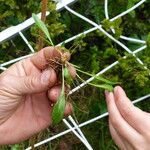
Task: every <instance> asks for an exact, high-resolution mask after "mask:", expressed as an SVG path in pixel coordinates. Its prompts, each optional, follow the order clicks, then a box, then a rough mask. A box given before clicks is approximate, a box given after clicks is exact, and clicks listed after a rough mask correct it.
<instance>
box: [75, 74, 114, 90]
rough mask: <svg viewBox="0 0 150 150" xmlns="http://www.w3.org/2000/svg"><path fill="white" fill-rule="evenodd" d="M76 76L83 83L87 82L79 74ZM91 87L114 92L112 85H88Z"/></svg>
mask: <svg viewBox="0 0 150 150" xmlns="http://www.w3.org/2000/svg"><path fill="white" fill-rule="evenodd" d="M76 76H77V77H78V78H79V79H80V80H81V81H82V82H85V81H84V80H83V79H82V78H81V77H80V76H79V75H78V74H76ZM87 84H89V85H92V86H95V87H98V88H102V89H105V90H108V91H110V92H112V91H113V86H112V85H109V84H101V85H99V84H94V83H87Z"/></svg>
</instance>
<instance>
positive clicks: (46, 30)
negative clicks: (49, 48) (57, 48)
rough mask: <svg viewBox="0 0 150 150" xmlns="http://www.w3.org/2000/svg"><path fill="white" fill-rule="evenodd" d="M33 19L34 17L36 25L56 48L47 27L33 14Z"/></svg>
mask: <svg viewBox="0 0 150 150" xmlns="http://www.w3.org/2000/svg"><path fill="white" fill-rule="evenodd" d="M32 17H33V19H34V21H35V23H36V24H37V26H38V27H39V28H40V29H41V30H42V31H43V32H44V34H45V35H46V37H47V38H48V40H49V41H50V43H51V45H53V46H54V44H53V42H52V39H51V37H50V34H49V31H48V29H47V27H46V25H45V24H44V23H43V22H42V21H41V20H40V19H39V18H38V17H37V15H35V14H32Z"/></svg>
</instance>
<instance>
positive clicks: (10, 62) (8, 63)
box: [0, 54, 33, 67]
mask: <svg viewBox="0 0 150 150" xmlns="http://www.w3.org/2000/svg"><path fill="white" fill-rule="evenodd" d="M32 55H33V54H29V55H26V56H22V57H19V58H16V59H13V60H10V61H8V62H5V63H3V64H0V67H4V66H7V65H10V64H12V63H15V62H17V61H19V60H22V59H25V58H28V57H31V56H32Z"/></svg>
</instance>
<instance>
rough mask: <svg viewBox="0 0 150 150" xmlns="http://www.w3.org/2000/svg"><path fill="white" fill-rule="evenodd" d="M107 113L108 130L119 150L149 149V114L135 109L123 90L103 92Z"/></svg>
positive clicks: (118, 88) (117, 88) (119, 88)
mask: <svg viewBox="0 0 150 150" xmlns="http://www.w3.org/2000/svg"><path fill="white" fill-rule="evenodd" d="M105 95H106V101H107V107H108V112H109V128H110V133H111V135H112V138H113V140H114V141H115V143H116V144H117V145H118V147H119V148H120V149H121V150H149V149H150V113H147V112H144V111H142V110H140V109H139V108H137V107H135V106H134V105H133V104H132V103H131V101H130V100H129V98H128V97H127V96H126V94H125V92H124V90H123V89H122V88H121V87H119V86H117V87H115V89H114V92H108V91H106V92H105Z"/></svg>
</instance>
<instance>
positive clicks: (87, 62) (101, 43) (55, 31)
mask: <svg viewBox="0 0 150 150" xmlns="http://www.w3.org/2000/svg"><path fill="white" fill-rule="evenodd" d="M40 2H41V1H40V0H36V1H34V0H20V1H18V0H7V1H6V0H0V14H1V15H0V20H1V21H0V31H2V30H4V29H6V28H8V27H10V26H12V25H17V24H19V23H21V22H23V21H24V20H26V19H27V18H29V17H31V14H32V13H38V12H40V7H41V4H40ZM137 2H139V0H109V14H110V18H112V17H113V16H115V15H117V14H119V13H121V12H123V11H125V10H126V9H127V8H129V7H131V6H133V5H134V4H135V3H137ZM116 6H117V7H116ZM118 6H119V7H118ZM72 8H73V9H74V10H76V11H77V12H79V13H81V14H83V15H85V16H86V17H88V18H90V19H92V20H93V21H95V22H97V23H102V24H103V25H104V28H105V29H106V30H107V31H108V32H110V31H109V29H108V22H107V21H106V20H105V19H104V18H105V15H104V1H98V0H91V1H87V0H79V1H78V2H77V3H75V4H74V5H73V6H72ZM149 8H150V2H148V1H147V2H145V3H144V4H143V5H142V6H140V7H139V8H137V9H136V10H135V11H132V12H131V13H130V14H128V15H126V16H124V17H123V18H122V19H119V20H117V21H116V25H115V27H116V29H117V31H118V32H117V35H116V38H118V37H119V35H121V34H122V35H125V36H129V37H135V38H137V39H143V40H146V41H147V45H148V48H147V49H146V50H144V51H142V52H140V53H139V54H138V57H139V58H140V59H141V60H142V61H143V62H144V63H145V64H146V65H147V67H148V68H150V57H149V56H150V33H149V32H150V25H149V24H150V19H149V18H150V11H149ZM48 11H50V15H49V16H48V17H47V22H46V23H47V27H48V28H49V31H50V33H51V35H52V38H53V41H54V43H55V44H57V43H59V42H62V41H63V40H65V39H67V38H69V37H71V36H73V35H76V34H77V33H80V32H83V31H85V30H86V29H89V28H91V26H90V25H89V24H88V23H85V22H83V21H82V20H80V19H79V18H77V17H75V16H73V15H72V14H70V13H69V12H67V11H66V10H63V11H61V12H60V13H58V12H56V11H55V4H54V3H53V2H51V1H50V2H49V4H48ZM36 33H37V28H36V27H35V26H33V27H31V28H30V29H28V30H26V31H24V35H25V36H26V37H27V39H28V40H29V41H30V43H31V45H32V46H33V47H34V48H35V49H36V40H37V38H38V35H37V34H36ZM123 43H124V44H125V45H126V46H128V47H129V48H130V49H131V50H136V49H137V48H139V47H140V46H141V45H139V44H135V43H130V42H127V41H123ZM45 46H47V44H46V43H45ZM65 47H67V48H68V49H70V52H71V53H72V59H71V61H72V62H73V63H74V64H76V65H78V66H80V67H81V68H82V69H83V70H85V71H88V72H90V73H97V72H98V71H99V70H102V69H103V68H105V67H107V66H108V65H109V64H111V63H113V62H114V61H116V60H118V59H119V61H120V64H119V65H117V66H116V67H115V68H113V69H112V70H110V71H108V72H107V73H105V74H104V77H106V78H108V79H110V80H112V81H119V82H121V86H122V87H123V88H124V89H125V90H126V92H127V95H128V96H129V98H130V99H131V100H134V99H136V98H139V97H141V96H144V95H146V94H148V93H150V86H149V85H150V78H149V70H144V69H143V67H142V66H141V65H140V64H138V63H137V61H136V60H135V58H134V57H132V56H130V55H128V54H127V53H126V52H125V50H123V49H122V48H120V47H119V46H118V45H116V44H115V43H114V42H112V41H111V40H110V39H108V38H107V37H106V36H104V35H103V34H102V33H101V32H99V31H98V30H97V31H95V32H92V33H90V34H88V35H86V36H82V37H80V38H78V39H77V40H75V41H74V42H71V43H69V44H65ZM26 54H29V49H28V48H27V47H26V45H25V44H24V42H23V41H22V39H21V38H20V37H19V36H16V37H14V38H12V39H11V40H10V41H7V42H4V43H3V44H1V45H0V62H1V63H2V62H5V61H8V60H11V59H13V58H17V57H19V56H23V55H26ZM124 55H127V56H128V57H127V59H126V60H124V59H122V56H124ZM83 78H85V77H83ZM78 84H79V81H76V82H75V84H74V85H73V87H74V86H77V85H78ZM103 93H104V91H103V90H101V89H97V88H93V87H92V88H91V87H90V86H86V87H84V88H82V89H81V90H80V91H79V92H77V93H75V94H73V95H72V96H71V101H72V103H73V105H74V114H75V117H76V118H77V119H78V121H79V122H80V123H81V122H84V121H86V120H88V119H90V118H93V117H95V116H98V115H99V114H102V113H104V112H106V104H105V98H104V94H103ZM138 107H140V108H141V109H143V110H145V111H148V112H150V103H149V101H148V100H147V101H144V102H141V103H139V104H138ZM65 128H66V127H65V126H64V125H63V124H60V125H59V126H57V127H54V128H51V127H50V128H49V129H46V130H45V132H42V133H40V134H38V135H37V136H35V137H34V138H32V139H30V140H28V141H26V142H23V143H20V144H18V145H13V146H12V145H10V146H5V147H0V150H8V149H12V150H20V149H24V148H26V147H28V146H29V145H32V144H33V143H34V142H38V141H41V140H42V139H45V138H47V137H49V136H52V135H54V134H57V133H59V132H60V131H63V130H64V129H65ZM82 129H83V132H84V133H85V135H86V137H87V139H88V141H89V142H90V143H91V145H92V146H93V148H94V149H95V150H116V149H117V146H116V145H115V144H114V143H113V141H112V139H111V137H110V133H109V129H108V122H107V118H105V119H101V120H100V121H97V122H95V123H92V124H90V125H88V126H86V127H83V128H82ZM36 149H40V150H48V149H51V150H57V149H59V150H77V149H80V150H85V149H86V148H85V147H84V146H83V145H82V143H81V142H80V141H79V140H78V139H77V138H76V137H75V136H74V135H73V134H68V135H66V136H63V137H62V138H59V139H57V140H54V141H52V142H51V143H48V144H46V145H44V146H42V147H39V148H36Z"/></svg>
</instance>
